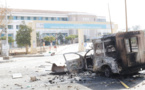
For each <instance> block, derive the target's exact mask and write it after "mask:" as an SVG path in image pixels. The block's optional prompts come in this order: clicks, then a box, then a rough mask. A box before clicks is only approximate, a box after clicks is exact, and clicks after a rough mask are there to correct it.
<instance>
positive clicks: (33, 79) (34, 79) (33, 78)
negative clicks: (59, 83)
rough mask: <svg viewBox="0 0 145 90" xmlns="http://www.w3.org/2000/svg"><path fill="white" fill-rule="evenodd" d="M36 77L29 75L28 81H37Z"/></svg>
mask: <svg viewBox="0 0 145 90" xmlns="http://www.w3.org/2000/svg"><path fill="white" fill-rule="evenodd" d="M37 80H38V79H37V78H36V76H33V77H30V81H31V82H34V81H37Z"/></svg>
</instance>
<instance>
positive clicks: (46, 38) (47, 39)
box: [44, 36, 55, 42]
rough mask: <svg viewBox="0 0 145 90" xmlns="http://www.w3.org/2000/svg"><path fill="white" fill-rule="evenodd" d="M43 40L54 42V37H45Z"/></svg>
mask: <svg viewBox="0 0 145 90" xmlns="http://www.w3.org/2000/svg"><path fill="white" fill-rule="evenodd" d="M44 40H45V41H48V42H53V41H54V40H55V37H53V36H46V37H44Z"/></svg>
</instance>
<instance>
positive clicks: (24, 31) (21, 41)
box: [16, 22, 32, 46]
mask: <svg viewBox="0 0 145 90" xmlns="http://www.w3.org/2000/svg"><path fill="white" fill-rule="evenodd" d="M31 32H32V28H31V27H29V26H27V25H25V23H24V22H23V24H21V25H20V29H19V30H18V31H17V35H16V41H17V44H18V45H19V46H26V45H30V44H31Z"/></svg>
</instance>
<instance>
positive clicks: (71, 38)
mask: <svg viewBox="0 0 145 90" xmlns="http://www.w3.org/2000/svg"><path fill="white" fill-rule="evenodd" d="M77 37H78V36H77V35H69V36H67V37H65V39H66V40H74V39H75V38H77Z"/></svg>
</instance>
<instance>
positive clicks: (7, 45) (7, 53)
mask: <svg viewBox="0 0 145 90" xmlns="http://www.w3.org/2000/svg"><path fill="white" fill-rule="evenodd" d="M5 5H6V7H5V8H6V9H5V14H6V15H5V34H6V51H5V56H6V57H8V56H9V43H8V31H7V27H8V25H7V24H8V21H7V2H6V1H5Z"/></svg>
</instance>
